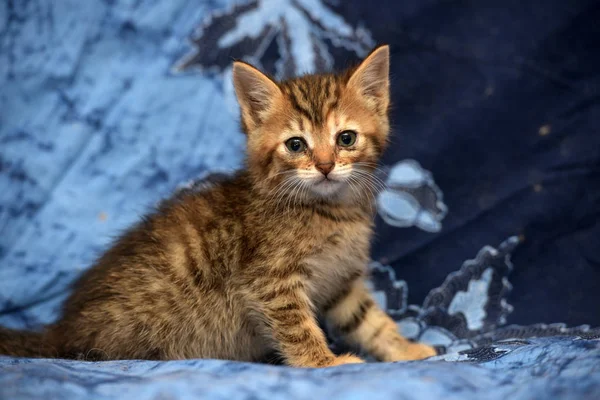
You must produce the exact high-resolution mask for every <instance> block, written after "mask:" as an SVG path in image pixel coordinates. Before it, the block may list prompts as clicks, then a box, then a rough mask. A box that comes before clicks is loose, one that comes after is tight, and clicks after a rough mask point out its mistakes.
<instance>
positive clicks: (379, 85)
mask: <svg viewBox="0 0 600 400" xmlns="http://www.w3.org/2000/svg"><path fill="white" fill-rule="evenodd" d="M389 64H390V52H389V47H388V46H382V47H379V48H378V49H376V50H374V51H373V52H372V53H371V54H370V55H369V56H368V57H367V58H366V59H365V60H364V61H363V62H362V63H361V64H360V65H359V66H358V68H357V69H356V71H355V72H354V74H352V76H351V77H350V80H349V81H348V85H349V86H353V87H355V88H356V89H358V90H359V91H360V92H361V93H363V94H364V95H367V96H373V97H382V96H385V97H387V96H388V91H389V89H388V88H389V70H390V66H389Z"/></svg>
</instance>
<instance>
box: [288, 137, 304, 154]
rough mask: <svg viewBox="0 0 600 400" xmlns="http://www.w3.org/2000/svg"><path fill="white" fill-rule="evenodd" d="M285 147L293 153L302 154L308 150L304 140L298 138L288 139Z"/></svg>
mask: <svg viewBox="0 0 600 400" xmlns="http://www.w3.org/2000/svg"><path fill="white" fill-rule="evenodd" d="M285 147H287V148H288V150H289V151H291V152H292V153H301V152H303V151H304V150H306V144H305V143H304V140H302V139H300V138H297V137H293V138H291V139H288V140H287V141H286V142H285Z"/></svg>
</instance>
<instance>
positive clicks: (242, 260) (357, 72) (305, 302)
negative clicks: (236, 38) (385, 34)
mask: <svg viewBox="0 0 600 400" xmlns="http://www.w3.org/2000/svg"><path fill="white" fill-rule="evenodd" d="M388 58H389V50H388V48H387V47H385V46H384V47H380V48H378V49H376V50H375V51H374V52H373V53H372V54H371V55H370V56H369V57H367V59H366V60H365V61H363V63H361V64H360V65H359V66H358V67H356V68H353V69H351V70H349V71H347V72H345V73H343V74H339V75H333V74H331V75H309V76H304V77H300V78H296V79H292V80H289V81H285V82H275V81H273V80H271V79H270V78H268V77H267V76H265V75H263V74H262V73H260V72H259V71H258V70H256V69H255V68H253V67H252V66H250V65H247V64H243V63H235V65H234V84H235V88H236V92H237V95H238V99H239V102H240V107H241V113H242V127H243V129H244V131H245V133H246V134H247V137H248V151H247V153H248V158H247V167H246V169H245V170H243V171H240V172H239V173H238V174H237V175H235V176H234V177H232V178H229V179H219V180H217V181H215V182H212V183H211V184H209V185H204V186H203V187H202V188H200V189H199V190H197V191H194V190H188V191H185V192H182V193H180V194H178V195H176V196H175V197H173V198H172V199H170V200H168V201H165V202H163V203H162V205H161V206H160V207H159V209H158V210H157V211H156V212H154V213H153V214H151V215H149V216H147V217H146V218H144V219H143V220H142V221H141V222H140V223H138V224H137V225H136V226H135V227H133V228H131V229H130V230H129V231H128V232H126V233H125V234H124V235H122V236H121V237H120V238H119V239H118V240H117V242H116V243H115V244H114V245H113V247H112V248H111V249H109V250H108V251H107V252H106V253H105V254H104V255H103V256H102V257H101V258H100V259H99V260H98V261H97V262H96V264H95V265H94V266H93V267H92V268H91V269H90V270H89V271H88V272H87V273H86V274H84V275H83V276H82V277H81V279H80V280H79V282H78V285H77V287H76V289H75V291H74V292H73V294H72V295H71V296H70V298H69V299H68V301H67V302H66V304H65V307H64V311H63V315H62V318H61V319H60V320H59V321H58V322H57V323H55V324H53V325H51V326H48V327H47V328H46V329H45V330H44V332H42V333H39V334H35V333H23V332H15V331H11V330H7V329H0V353H2V354H11V355H20V356H30V357H31V356H34V357H35V356H43V357H71V358H82V359H86V360H87V359H100V360H105V359H131V358H140V359H162V360H166V359H183V358H221V359H232V360H242V361H259V360H263V359H265V358H266V357H270V355H271V354H272V353H273V352H276V353H278V354H279V355H280V357H281V358H282V359H283V360H284V362H285V363H287V364H288V365H293V366H300V367H327V366H334V365H339V364H345V363H356V362H362V361H361V360H360V359H359V358H358V357H356V356H354V355H350V354H348V355H343V356H336V355H334V354H333V353H332V352H331V351H330V350H329V348H328V346H327V343H326V340H325V335H324V333H323V332H322V331H321V329H320V328H319V326H318V325H317V320H316V317H317V316H318V315H319V314H324V315H325V316H326V317H327V320H328V321H329V323H330V324H331V325H332V326H333V327H334V328H335V329H337V330H338V331H339V332H340V333H341V334H343V335H344V336H345V337H346V338H347V340H348V341H349V342H351V343H352V344H355V345H359V346H361V347H363V348H364V349H366V350H368V351H369V352H370V353H371V354H373V355H374V356H375V357H377V358H378V359H380V360H385V361H393V360H406V359H415V358H421V357H426V356H429V355H432V354H434V352H433V350H432V349H431V348H429V347H427V346H423V345H420V344H413V343H410V342H408V341H406V340H405V339H403V338H402V337H401V336H400V335H399V334H398V333H397V332H396V326H395V324H394V322H393V321H392V320H391V319H390V318H389V317H388V316H387V315H386V314H385V313H384V312H383V311H382V310H380V309H379V308H378V307H377V306H376V304H375V302H374V301H373V299H372V298H371V297H370V295H369V294H368V292H367V291H366V290H365V288H364V282H363V280H364V275H365V273H366V265H367V262H368V260H369V243H370V240H371V235H372V221H373V215H372V212H373V209H372V204H373V193H374V192H373V190H374V185H375V181H374V178H373V174H372V172H373V170H374V168H375V164H376V163H377V161H378V159H379V157H380V155H381V152H382V151H383V150H384V148H385V144H386V140H387V136H388V130H389V122H388V116H387V109H388V106H389V83H388V69H389V67H388V63H389V60H388ZM347 130H351V131H353V132H356V141H355V142H354V143H352V144H351V145H348V146H343V145H341V144H340V142H339V138H338V136H339V135H340V134H341V132H344V131H347ZM294 137H296V138H300V139H301V140H302V141H304V142H303V143H305V144H306V146H305V148H303V150H302V151H301V152H297V153H294V152H292V151H291V150H290V149H289V148H288V147H287V146H286V142H287V141H288V140H289V139H290V138H294Z"/></svg>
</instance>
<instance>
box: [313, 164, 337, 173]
mask: <svg viewBox="0 0 600 400" xmlns="http://www.w3.org/2000/svg"><path fill="white" fill-rule="evenodd" d="M334 165H335V164H334V163H332V162H326V163H318V164H317V165H315V167H317V169H318V170H319V171H321V173H323V175H325V176H327V174H328V173H330V172H331V170H332V169H333V167H334Z"/></svg>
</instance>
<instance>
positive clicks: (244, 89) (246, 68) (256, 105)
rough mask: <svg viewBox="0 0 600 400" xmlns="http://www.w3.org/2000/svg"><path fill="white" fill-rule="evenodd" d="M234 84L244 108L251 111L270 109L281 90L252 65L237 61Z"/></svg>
mask: <svg viewBox="0 0 600 400" xmlns="http://www.w3.org/2000/svg"><path fill="white" fill-rule="evenodd" d="M233 84H234V87H235V92H236V95H237V98H238V101H239V103H240V105H241V107H242V108H247V109H248V111H250V112H251V113H257V112H260V111H263V110H265V109H268V108H269V107H270V106H271V104H272V102H273V99H274V98H275V97H277V96H278V95H280V94H281V90H280V89H279V87H278V86H277V84H276V83H275V82H273V81H272V80H271V79H270V78H269V77H267V76H266V75H265V74H263V73H262V72H260V71H259V70H258V69H256V68H254V67H252V66H251V65H248V64H245V63H241V62H236V63H234V65H233Z"/></svg>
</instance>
